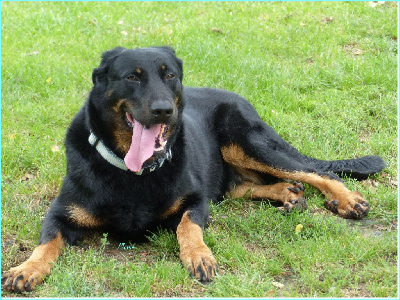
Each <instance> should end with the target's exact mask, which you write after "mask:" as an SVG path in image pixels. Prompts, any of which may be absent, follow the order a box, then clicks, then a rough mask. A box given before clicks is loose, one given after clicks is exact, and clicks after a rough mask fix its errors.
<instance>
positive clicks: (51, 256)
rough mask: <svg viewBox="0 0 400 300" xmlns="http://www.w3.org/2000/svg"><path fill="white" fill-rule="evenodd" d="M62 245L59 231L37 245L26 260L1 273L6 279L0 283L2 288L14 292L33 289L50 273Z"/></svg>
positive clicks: (63, 243) (63, 244)
mask: <svg viewBox="0 0 400 300" xmlns="http://www.w3.org/2000/svg"><path fill="white" fill-rule="evenodd" d="M64 246H65V242H64V240H63V239H62V237H61V233H60V232H59V233H58V234H57V237H56V238H54V239H53V240H51V241H50V242H48V243H47V244H43V245H39V246H37V247H36V248H35V249H34V250H33V252H32V255H31V256H30V257H29V259H28V260H27V261H25V262H24V263H22V264H21V265H19V266H17V267H15V268H11V269H10V270H9V271H8V272H6V273H5V274H3V276H2V277H6V278H7V280H6V282H5V283H4V285H3V284H2V288H3V287H4V289H6V290H8V291H15V292H23V291H31V290H32V289H34V288H35V286H36V285H37V284H40V283H41V282H42V281H43V279H44V278H45V277H46V276H47V275H49V274H50V269H51V267H52V264H53V263H55V262H56V260H57V257H58V256H59V255H60V252H61V250H62V249H63V248H64Z"/></svg>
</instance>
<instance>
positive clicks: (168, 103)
mask: <svg viewBox="0 0 400 300" xmlns="http://www.w3.org/2000/svg"><path fill="white" fill-rule="evenodd" d="M182 78H183V72H182V61H181V60H180V59H179V58H177V57H176V56H175V52H174V50H172V49H171V48H169V47H155V48H140V49H125V48H115V49H113V50H111V51H107V52H105V53H103V56H102V60H101V63H100V66H99V67H97V68H96V69H94V71H93V74H92V80H93V84H94V87H93V89H92V91H91V94H90V96H89V106H88V111H89V119H90V121H89V123H90V125H89V126H90V127H91V129H92V130H93V131H95V133H96V134H97V135H98V136H99V137H100V138H101V139H102V140H103V142H104V143H105V144H106V145H107V146H108V147H110V148H111V149H113V150H115V151H116V152H117V153H118V154H119V155H121V156H122V157H124V160H125V163H126V165H127V167H128V168H129V169H130V170H131V171H134V172H137V171H138V170H140V169H141V168H142V166H143V165H144V164H145V162H147V163H149V162H151V161H152V160H154V159H156V158H157V157H160V156H162V155H165V153H166V148H167V145H168V144H169V141H170V139H172V137H173V136H174V132H175V131H176V128H177V123H178V121H179V118H180V112H181V110H182V108H183V107H182V105H183V104H182V101H181V100H182Z"/></svg>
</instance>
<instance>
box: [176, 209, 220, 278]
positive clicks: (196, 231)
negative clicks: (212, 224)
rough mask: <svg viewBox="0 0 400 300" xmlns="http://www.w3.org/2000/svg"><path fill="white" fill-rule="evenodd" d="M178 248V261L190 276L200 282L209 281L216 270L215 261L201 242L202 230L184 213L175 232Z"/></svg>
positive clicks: (187, 213)
mask: <svg viewBox="0 0 400 300" xmlns="http://www.w3.org/2000/svg"><path fill="white" fill-rule="evenodd" d="M176 236H177V239H178V244H179V247H180V255H179V257H180V259H181V261H182V264H183V266H184V267H185V268H186V269H187V270H188V271H189V273H190V275H191V276H194V277H196V278H197V279H198V280H200V281H209V280H211V278H212V277H213V276H215V272H216V269H217V261H216V260H215V258H214V256H213V255H212V253H211V250H210V249H209V248H208V247H207V246H206V244H205V243H204V241H203V230H202V229H201V227H200V226H199V225H197V224H195V223H193V222H192V221H191V220H190V217H189V212H188V211H187V212H185V213H184V214H183V216H182V220H181V222H180V223H179V225H178V228H177V230H176Z"/></svg>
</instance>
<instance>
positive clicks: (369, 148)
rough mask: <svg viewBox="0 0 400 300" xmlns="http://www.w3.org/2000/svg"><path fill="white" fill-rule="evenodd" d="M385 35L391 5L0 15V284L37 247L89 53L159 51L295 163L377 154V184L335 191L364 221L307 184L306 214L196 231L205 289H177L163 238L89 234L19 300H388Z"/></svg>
mask: <svg viewBox="0 0 400 300" xmlns="http://www.w3.org/2000/svg"><path fill="white" fill-rule="evenodd" d="M397 24H398V20H397V3H396V2H385V4H383V5H376V6H374V5H371V4H370V3H369V2H171V3H170V2H40V3H34V2H2V3H1V53H2V54H1V245H2V248H1V268H2V270H3V271H4V270H7V269H8V268H10V267H12V266H15V265H17V264H19V263H21V262H22V261H24V260H25V259H26V258H27V257H29V255H30V253H31V252H32V250H33V248H34V247H35V246H36V244H37V242H38V239H39V233H40V228H41V222H42V220H43V218H44V215H45V213H46V211H47V209H48V207H49V204H50V203H51V201H52V200H53V199H54V198H55V197H56V196H57V193H58V191H59V189H60V186H61V184H62V181H63V177H64V175H65V171H66V162H65V154H64V152H65V147H64V145H63V141H64V136H65V132H66V129H67V127H68V125H69V123H70V121H71V119H72V118H73V116H74V114H75V113H76V112H77V111H78V110H79V108H80V107H81V105H82V104H83V102H84V101H85V98H86V97H87V95H88V92H89V91H90V89H91V86H92V83H91V72H92V70H93V69H94V68H95V67H97V66H98V64H99V62H100V56H101V53H102V52H103V51H105V50H107V49H111V48H114V47H116V46H123V47H129V48H134V47H145V46H153V45H171V46H172V47H174V48H175V50H176V52H177V55H178V57H180V58H182V60H183V62H184V74H185V75H184V82H183V83H184V85H186V86H198V87H200V86H207V87H217V88H222V89H226V90H230V91H234V92H236V93H239V94H241V95H242V96H244V97H246V98H247V99H248V100H249V101H250V102H251V103H252V104H253V105H254V106H255V107H256V109H257V111H258V112H259V114H260V115H261V117H262V118H263V119H264V121H265V122H267V123H268V124H269V125H271V126H272V127H274V128H275V130H276V131H277V132H278V133H279V134H280V135H281V136H283V137H284V138H285V139H286V140H287V141H289V142H290V143H291V144H292V145H294V146H295V147H297V148H298V149H299V150H300V151H301V152H303V153H304V154H307V155H309V156H313V157H317V158H320V159H340V158H353V157H360V156H363V155H370V154H373V155H380V156H382V157H383V158H384V160H385V161H386V163H387V167H386V168H385V169H384V170H383V172H382V173H381V174H377V175H375V176H373V177H371V178H369V179H367V180H365V181H359V182H358V181H354V180H351V179H344V181H345V182H346V184H347V185H348V186H349V187H350V188H351V189H352V190H358V191H360V192H361V193H363V194H364V196H365V197H366V198H367V199H368V200H369V202H370V206H371V210H370V213H369V215H368V217H366V218H365V219H364V220H362V221H349V220H344V219H341V218H339V217H337V216H335V215H333V214H332V213H330V212H328V211H326V210H325V209H324V207H323V202H324V198H323V196H322V195H321V194H320V193H319V192H318V191H317V190H316V189H314V188H312V187H310V186H308V185H306V197H307V201H308V205H309V209H308V210H307V211H305V212H303V213H297V212H294V213H292V214H289V215H284V214H282V213H281V212H280V211H279V210H277V209H276V208H274V207H273V206H272V205H271V204H270V203H268V202H252V201H249V200H245V199H226V201H223V202H222V203H220V204H218V205H212V206H211V223H210V226H209V227H208V228H207V230H206V231H205V241H206V244H207V245H208V246H209V247H210V248H211V250H212V251H213V253H214V255H215V257H216V259H217V261H218V263H219V275H218V276H217V277H216V278H215V279H214V280H213V282H212V283H210V284H207V285H203V284H201V283H199V282H197V281H195V280H193V279H190V278H189V276H188V274H187V272H186V270H184V269H183V268H182V266H181V265H180V262H179V249H178V245H177V242H176V238H175V235H174V233H172V232H168V231H160V232H155V233H149V238H150V242H149V243H144V244H130V245H120V244H119V243H118V241H115V240H113V239H112V237H110V236H108V235H107V233H100V234H95V235H93V236H90V237H88V238H87V239H85V240H83V241H82V243H81V244H80V245H79V246H74V247H68V248H67V249H66V250H65V251H64V253H63V255H62V256H61V257H60V258H59V260H58V261H57V263H56V265H55V267H54V268H53V272H52V274H51V276H49V277H48V278H47V279H46V281H45V282H44V284H43V285H41V286H39V287H38V288H37V289H36V290H35V291H34V292H32V293H27V296H29V297H52V298H53V297H397V295H398V283H397V278H398V270H397V269H398V264H397V261H398V257H397V252H398V251H397V250H398V249H397V242H398V238H397V231H398V204H397V198H398V194H397V189H398V172H397V170H398V168H397V166H398V148H397V144H398V143H397V133H398V131H397V124H398V123H397V105H398V94H397V86H398V82H397V65H398V59H397V55H398V53H397V52H398V36H397V33H398V30H397ZM299 224H302V225H303V229H302V231H301V232H296V230H295V229H296V227H297V225H299ZM297 228H299V227H297ZM2 296H3V297H11V296H12V295H10V294H7V293H2Z"/></svg>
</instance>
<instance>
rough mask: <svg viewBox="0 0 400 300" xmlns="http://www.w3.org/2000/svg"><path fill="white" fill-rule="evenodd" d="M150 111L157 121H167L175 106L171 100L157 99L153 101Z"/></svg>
mask: <svg viewBox="0 0 400 300" xmlns="http://www.w3.org/2000/svg"><path fill="white" fill-rule="evenodd" d="M150 112H151V114H152V115H153V118H154V119H155V120H156V122H157V123H167V122H168V120H169V119H170V118H171V116H172V115H173V113H174V107H173V104H172V103H171V102H169V101H166V100H156V101H154V102H153V103H151V105H150Z"/></svg>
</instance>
